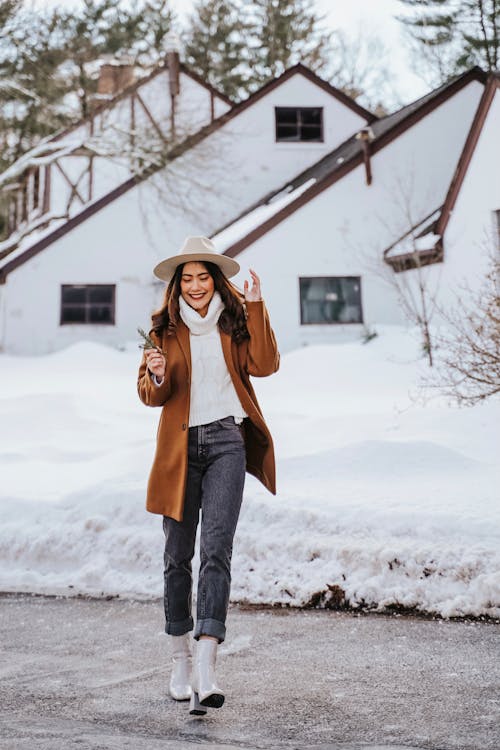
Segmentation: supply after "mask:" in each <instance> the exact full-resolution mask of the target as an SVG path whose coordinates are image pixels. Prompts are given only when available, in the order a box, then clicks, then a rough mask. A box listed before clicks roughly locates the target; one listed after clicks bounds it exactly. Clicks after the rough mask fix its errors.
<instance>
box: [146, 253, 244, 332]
mask: <svg viewBox="0 0 500 750" xmlns="http://www.w3.org/2000/svg"><path fill="white" fill-rule="evenodd" d="M199 262H200V263H201V264H202V265H203V266H205V268H206V269H207V271H208V273H209V274H210V276H211V277H212V279H213V280H214V287H215V290H216V291H217V292H219V294H220V296H221V299H222V301H223V303H224V310H223V311H222V313H221V315H220V318H219V322H218V326H219V328H220V330H221V331H223V332H224V333H228V334H230V336H231V337H232V338H233V339H234V341H236V343H239V342H240V341H243V339H248V338H250V336H249V333H248V329H247V325H246V313H245V308H244V306H243V303H244V300H245V298H244V296H243V294H242V293H241V292H240V291H239V289H238V288H237V287H235V286H234V284H232V283H231V282H230V281H229V279H228V278H227V277H226V276H225V275H224V273H223V272H222V271H221V269H220V268H219V266H217V265H216V264H215V263H210V262H209V261H203V262H202V261H199ZM183 268H184V263H181V264H180V265H178V266H177V268H176V270H175V273H174V275H173V277H172V278H171V280H170V282H169V284H168V286H167V288H166V290H165V296H164V298H163V304H162V306H161V307H160V308H159V310H156V311H155V312H154V313H153V315H152V316H151V322H152V327H153V330H154V332H155V333H156V334H157V335H158V336H161V334H162V332H163V331H164V329H165V328H166V329H167V336H172V335H173V334H174V333H175V329H176V327H177V323H178V322H179V317H180V315H179V296H180V294H181V278H182V271H183Z"/></svg>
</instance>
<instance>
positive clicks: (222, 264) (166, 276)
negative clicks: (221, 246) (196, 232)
mask: <svg viewBox="0 0 500 750" xmlns="http://www.w3.org/2000/svg"><path fill="white" fill-rule="evenodd" d="M190 261H192V262H195V261H200V262H201V263H215V265H216V266H218V267H219V268H220V269H221V271H222V272H223V273H224V274H225V275H226V276H227V277H228V278H230V277H231V276H235V275H236V274H237V273H238V271H239V270H240V265H239V263H237V262H236V261H235V260H234V259H233V258H228V257H227V256H226V255H221V254H220V253H219V252H217V248H216V247H215V245H214V243H213V242H212V240H209V239H208V237H193V236H191V237H186V239H185V240H184V244H183V246H182V248H181V250H180V252H178V253H176V254H175V255H171V256H170V257H169V258H165V260H162V261H161V263H158V264H157V265H156V266H155V268H154V269H153V273H154V275H155V276H156V277H157V278H159V279H162V281H166V282H169V281H170V280H171V278H172V276H173V275H174V273H175V269H176V268H177V266H179V265H181V263H188V262H190Z"/></svg>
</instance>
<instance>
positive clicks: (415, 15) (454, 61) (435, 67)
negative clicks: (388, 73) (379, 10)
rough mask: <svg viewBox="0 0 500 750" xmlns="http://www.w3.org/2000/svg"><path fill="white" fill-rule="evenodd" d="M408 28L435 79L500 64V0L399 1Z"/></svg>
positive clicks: (492, 67) (492, 69)
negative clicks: (476, 66) (403, 10)
mask: <svg viewBox="0 0 500 750" xmlns="http://www.w3.org/2000/svg"><path fill="white" fill-rule="evenodd" d="M399 1H400V2H401V3H402V4H403V5H404V6H405V7H406V8H407V9H408V13H407V14H406V15H404V16H401V17H400V18H399V20H400V21H402V22H403V23H404V24H405V25H406V27H407V28H408V30H409V32H410V35H411V37H412V38H413V40H414V42H415V43H416V47H417V49H418V50H419V51H420V53H421V54H423V56H424V58H425V61H426V63H427V65H428V66H429V67H430V68H431V69H432V71H433V72H434V76H435V79H437V80H438V81H444V80H446V79H447V78H450V77H451V76H453V75H456V74H458V73H461V72H463V71H464V70H468V69H469V68H471V67H472V66H473V65H479V66H480V67H482V68H483V69H484V70H487V71H495V70H498V67H499V64H500V33H499V32H500V0H399Z"/></svg>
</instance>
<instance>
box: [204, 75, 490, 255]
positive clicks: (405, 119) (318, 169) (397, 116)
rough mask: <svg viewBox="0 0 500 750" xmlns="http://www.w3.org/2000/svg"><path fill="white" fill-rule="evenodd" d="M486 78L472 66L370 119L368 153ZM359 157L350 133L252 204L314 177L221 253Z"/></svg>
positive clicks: (233, 249)
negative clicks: (312, 162) (281, 206)
mask: <svg viewBox="0 0 500 750" xmlns="http://www.w3.org/2000/svg"><path fill="white" fill-rule="evenodd" d="M486 80H487V75H486V73H484V71H482V70H481V68H478V67H475V68H472V69H471V70H469V71H467V73H464V74H462V75H460V76H457V77H456V78H454V79H453V80H452V81H450V82H449V83H447V84H444V85H443V86H440V87H439V88H438V89H435V90H434V91H431V92H430V93H429V94H426V95H425V96H423V97H421V98H420V99H417V100H416V101H415V102H412V103H411V104H408V105H406V106H405V107H402V108H401V109H400V110H398V111H397V112H394V113H393V114H391V115H387V116H386V117H382V118H380V119H379V120H376V121H373V122H372V123H371V124H370V129H371V131H372V133H373V136H374V138H373V140H372V141H371V142H370V154H371V155H373V154H376V153H378V152H379V151H381V150H382V149H383V148H384V147H385V146H387V145H388V144H389V143H391V142H392V141H393V140H395V139H396V138H397V137H398V136H400V135H401V134H402V133H404V132H405V131H406V130H408V129H409V128H410V127H412V126H413V125H415V124H416V123H417V122H419V121H420V120H422V119H423V118H424V117H426V116H427V115H428V114H430V113H431V112H432V111H433V110H435V109H436V108H437V107H438V106H440V105H441V104H442V103H443V102H445V101H447V100H448V99H449V98H451V97H452V96H454V95H455V94H456V93H457V92H458V91H460V90H461V89H462V88H464V87H465V86H467V85H468V84H469V83H471V82H472V81H479V82H480V83H483V84H484V83H486ZM363 159H364V150H363V143H362V141H361V140H360V139H358V138H357V137H356V135H354V136H351V137H350V138H348V139H347V140H346V141H344V143H343V144H341V145H340V146H338V147H337V148H336V149H334V150H333V151H331V152H330V153H329V154H327V155H326V156H324V157H323V158H322V159H320V161H318V162H317V163H316V164H314V165H313V166H312V167H309V168H308V169H306V170H304V171H303V172H301V173H300V174H299V175H298V176H297V177H296V178H295V179H294V180H292V181H290V182H288V183H286V185H282V186H281V187H280V189H279V190H276V191H275V192H274V193H272V194H270V195H268V196H266V197H265V198H264V199H263V200H262V201H260V202H259V203H258V204H255V205H254V206H252V207H251V208H250V211H253V210H255V209H256V208H258V207H259V206H262V205H265V204H266V203H269V201H270V200H272V199H273V197H274V196H276V195H278V194H279V193H283V192H284V191H286V190H288V191H294V190H296V189H297V188H298V187H300V185H302V184H303V183H305V182H307V181H309V180H312V179H314V180H315V182H314V184H312V185H311V187H309V188H308V189H307V190H305V191H304V192H302V193H301V194H300V195H298V197H297V198H296V199H295V200H293V201H291V202H289V203H288V204H287V205H286V206H284V207H283V208H282V209H281V210H280V211H278V212H276V213H274V214H273V215H272V216H271V217H270V218H268V219H267V220H266V221H264V222H263V223H262V224H260V225H259V226H258V227H256V228H254V229H253V230H252V231H251V232H249V233H248V234H245V235H244V236H241V237H240V238H239V239H238V240H236V241H235V242H234V243H233V244H232V245H231V246H230V247H228V248H226V249H225V250H224V254H225V255H228V256H230V257H232V258H233V257H235V256H237V255H238V254H239V253H241V252H242V251H243V250H245V249H246V248H247V247H248V246H249V245H251V244H252V243H253V242H255V241H256V240H257V239H259V238H260V237H262V236H263V235H264V234H266V233H267V232H269V231H270V230H271V229H273V228H274V227H275V226H277V225H278V224H280V223H281V222H282V221H284V220H285V219H286V218H288V216H290V215H291V214H292V213H294V212H295V211H297V210H298V209H299V208H301V207H302V206H304V205H306V204H307V203H308V202H309V201H311V200H313V199H314V198H315V197H316V196H317V195H319V194H320V193H322V192H323V191H324V190H326V189H327V188H329V187H330V186H331V185H333V184H334V183H336V182H338V180H340V179H341V178H342V177H344V176H345V175H346V174H348V173H349V172H351V171H352V170H353V169H355V168H356V167H358V166H359V165H360V164H362V163H363ZM247 213H248V212H245V214H244V215H246V214H247ZM244 215H242V216H240V217H238V220H241V219H242V218H243V216H244ZM222 229H224V230H226V229H227V225H226V226H225V227H222V228H221V229H220V230H219V232H220V231H222ZM214 236H215V235H214Z"/></svg>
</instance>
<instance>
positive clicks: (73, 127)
mask: <svg viewBox="0 0 500 750" xmlns="http://www.w3.org/2000/svg"><path fill="white" fill-rule="evenodd" d="M167 70H168V66H167V64H166V62H163V63H160V65H158V67H156V68H155V69H154V70H153V71H151V73H149V74H148V75H147V76H144V77H143V78H139V79H138V80H137V81H134V83H131V84H130V86H127V87H126V88H124V89H123V90H122V91H120V93H118V94H116V96H114V97H113V98H112V99H110V100H109V101H107V102H103V103H102V104H100V105H99V106H97V107H96V108H95V109H93V110H92V112H91V113H90V114H88V115H87V117H83V118H82V119H80V120H78V122H75V123H73V124H72V125H68V127H67V128H65V130H61V131H60V132H59V133H56V134H55V135H53V136H52V138H49V141H48V142H49V143H51V142H52V141H57V140H59V138H63V137H64V136H65V135H68V133H72V132H73V131H74V130H76V129H77V128H80V127H82V125H85V124H86V123H88V122H90V121H91V120H92V119H93V118H94V117H96V115H99V114H101V112H105V111H106V110H107V109H110V108H111V107H113V106H114V105H115V104H116V103H117V102H119V101H121V100H122V99H126V98H127V96H130V95H131V94H133V93H134V91H137V89H139V88H141V86H142V85H143V84H145V83H149V82H150V81H152V80H153V79H154V78H156V76H159V75H161V74H162V73H164V72H165V71H167ZM180 71H181V73H184V74H185V75H187V76H189V78H192V79H193V81H196V83H198V84H199V85H200V86H203V87H204V88H206V89H207V91H209V92H210V94H212V95H213V96H216V97H218V98H219V99H222V101H223V102H225V103H226V104H228V105H229V106H230V107H234V102H233V101H232V100H231V99H230V98H229V97H228V96H226V95H225V94H223V93H222V92H220V91H217V89H215V88H214V87H213V86H212V85H211V84H210V83H207V82H206V81H204V80H203V78H201V77H200V76H199V75H198V74H197V73H194V72H193V71H192V70H189V68H187V67H186V65H185V64H184V63H180Z"/></svg>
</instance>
